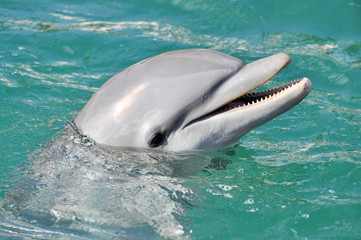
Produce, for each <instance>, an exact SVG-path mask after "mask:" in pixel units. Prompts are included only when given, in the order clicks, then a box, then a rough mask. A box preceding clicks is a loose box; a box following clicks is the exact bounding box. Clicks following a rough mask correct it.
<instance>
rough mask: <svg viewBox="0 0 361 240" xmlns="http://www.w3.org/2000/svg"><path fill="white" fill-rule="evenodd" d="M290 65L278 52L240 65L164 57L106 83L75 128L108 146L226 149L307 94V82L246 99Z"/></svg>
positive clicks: (226, 58)
mask: <svg viewBox="0 0 361 240" xmlns="http://www.w3.org/2000/svg"><path fill="white" fill-rule="evenodd" d="M290 61H291V57H290V56H288V55H287V54H284V53H279V54H275V55H272V56H270V57H266V58H263V59H260V60H257V61H254V62H251V63H249V64H246V63H244V62H243V61H241V60H239V59H237V58H235V57H232V56H230V55H227V54H224V53H221V52H218V51H215V50H207V49H191V50H179V51H172V52H167V53H164V54H161V55H158V56H155V57H152V58H149V59H146V60H144V61H141V62H139V63H137V64H134V65H133V66H131V67H129V68H127V69H125V70H124V71H122V72H120V73H118V74H117V75H115V76H114V77H112V78H111V79H109V80H108V81H107V82H106V83H105V84H104V85H103V86H102V87H101V88H100V89H99V90H98V91H97V92H96V93H95V94H94V95H93V97H92V98H91V99H90V100H89V102H88V103H87V104H86V106H85V107H84V108H83V109H82V110H81V111H80V112H79V113H78V114H77V116H76V117H75V124H76V126H77V127H78V129H79V130H80V131H81V133H82V134H84V135H87V136H88V137H90V138H92V139H93V140H94V141H95V142H97V143H99V144H103V145H109V146H121V147H136V148H159V149H164V150H170V151H183V150H211V149H221V148H225V147H227V146H230V145H232V144H234V143H235V142H237V141H238V140H239V138H240V137H242V136H243V135H245V134H246V133H247V132H249V131H250V130H252V129H253V128H255V127H257V126H259V125H261V124H263V123H265V122H267V121H269V120H271V119H273V118H275V117H276V116H278V115H280V114H282V113H284V112H286V111H287V110H289V109H291V108H293V107H294V106H296V105H297V104H298V103H299V102H301V101H302V99H304V98H305V97H306V96H307V95H308V93H309V92H310V90H311V81H310V80H309V79H308V78H301V79H299V80H297V81H294V82H291V83H287V84H285V85H283V86H281V87H278V88H274V89H271V90H267V91H262V92H253V93H250V92H251V91H252V90H254V89H256V88H257V87H259V86H261V85H263V84H264V83H266V82H267V81H268V80H270V79H271V78H272V77H274V76H275V75H276V74H277V73H278V72H279V71H281V70H282V69H283V68H285V67H287V65H288V64H289V63H290Z"/></svg>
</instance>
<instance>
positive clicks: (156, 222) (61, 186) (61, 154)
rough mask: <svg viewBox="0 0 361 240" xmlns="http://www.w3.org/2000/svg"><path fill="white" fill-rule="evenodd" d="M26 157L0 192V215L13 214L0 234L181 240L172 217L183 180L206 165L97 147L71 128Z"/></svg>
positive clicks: (187, 197)
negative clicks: (0, 202) (18, 177)
mask: <svg viewBox="0 0 361 240" xmlns="http://www.w3.org/2000/svg"><path fill="white" fill-rule="evenodd" d="M32 157H33V160H32V162H31V166H30V167H28V168H27V169H25V173H24V176H23V177H22V178H23V180H22V181H21V182H19V183H18V184H17V186H15V187H14V188H13V189H11V190H10V191H9V192H7V193H6V196H5V202H4V209H3V211H6V212H7V213H9V212H11V213H12V215H13V216H12V217H11V218H10V217H6V219H3V223H2V225H3V226H2V230H3V231H5V229H12V230H11V231H19V232H24V231H25V232H26V231H28V232H29V234H37V232H38V231H39V232H40V233H41V234H44V233H47V234H48V233H49V234H56V232H62V233H63V232H64V231H65V232H68V233H71V234H75V235H76V236H77V235H84V234H85V233H87V234H90V235H92V234H95V235H97V236H102V237H109V236H121V237H126V238H129V237H135V238H159V237H160V236H162V237H165V238H169V237H170V238H178V237H182V238H184V235H183V234H184V230H183V227H182V225H181V223H180V222H179V219H181V218H182V216H183V209H184V208H185V207H192V201H193V197H194V196H193V195H194V194H193V192H192V189H191V188H189V187H187V184H186V182H185V179H186V177H187V176H189V175H191V174H194V173H196V172H197V171H199V170H200V169H201V168H202V167H204V166H205V165H206V164H208V160H207V158H206V157H205V156H204V155H198V154H196V153H192V154H189V155H188V154H183V155H174V154H172V153H169V152H154V151H152V152H150V151H149V152H146V151H145V152H140V151H139V150H138V151H137V150H131V149H124V150H123V151H119V150H116V149H110V148H104V147H100V146H97V145H95V144H93V143H92V142H91V141H90V140H89V139H87V138H86V137H84V136H81V135H79V134H78V133H77V132H76V130H75V129H74V128H73V127H72V124H71V123H69V124H67V126H66V128H65V129H64V130H63V131H62V132H61V134H59V136H58V137H56V138H55V139H54V140H52V141H51V142H50V143H48V144H47V146H46V147H44V148H43V149H42V150H41V151H40V152H39V153H34V154H33V156H32ZM7 221H12V223H9V222H8V223H6V222H7ZM28 224H32V225H31V226H29V225H28ZM33 225H34V228H33ZM16 226H18V227H16ZM37 228H39V229H41V230H39V229H37ZM23 229H25V230H23ZM31 229H33V230H31ZM9 231H10V230H9Z"/></svg>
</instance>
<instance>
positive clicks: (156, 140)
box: [148, 132, 164, 148]
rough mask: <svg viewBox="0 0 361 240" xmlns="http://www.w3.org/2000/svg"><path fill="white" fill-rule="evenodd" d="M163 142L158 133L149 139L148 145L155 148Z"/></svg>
mask: <svg viewBox="0 0 361 240" xmlns="http://www.w3.org/2000/svg"><path fill="white" fill-rule="evenodd" d="M163 140H164V135H163V134H162V133H160V132H157V133H155V134H154V135H153V136H152V137H151V139H150V140H149V142H148V143H149V146H150V147H152V148H156V147H158V146H159V145H160V144H162V142H163Z"/></svg>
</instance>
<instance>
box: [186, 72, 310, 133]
mask: <svg viewBox="0 0 361 240" xmlns="http://www.w3.org/2000/svg"><path fill="white" fill-rule="evenodd" d="M266 82H267V81H266ZM300 85H302V87H303V88H305V89H306V90H305V92H307V93H308V92H309V90H310V88H311V82H310V80H309V79H308V78H305V77H304V78H301V79H298V80H294V81H292V82H288V83H286V84H284V85H282V86H279V87H276V88H273V89H268V90H264V91H253V90H255V89H256V88H258V87H256V88H255V89H253V90H251V91H250V92H247V93H245V94H243V95H241V96H240V97H238V98H236V99H234V100H232V101H231V102H228V103H226V104H224V105H222V106H220V107H218V108H217V109H215V110H214V111H212V112H210V113H207V114H205V115H203V116H201V117H198V118H196V119H194V120H193V121H191V122H189V123H188V124H187V125H186V126H189V125H191V124H193V123H195V122H198V121H202V120H205V119H208V118H211V117H214V116H216V115H220V114H223V113H226V112H229V111H237V110H242V109H243V108H247V107H253V106H256V105H258V104H264V103H267V102H268V101H271V100H273V99H275V98H277V97H278V96H280V95H282V94H287V93H288V92H290V90H292V89H293V88H297V87H300ZM186 126H185V127H186Z"/></svg>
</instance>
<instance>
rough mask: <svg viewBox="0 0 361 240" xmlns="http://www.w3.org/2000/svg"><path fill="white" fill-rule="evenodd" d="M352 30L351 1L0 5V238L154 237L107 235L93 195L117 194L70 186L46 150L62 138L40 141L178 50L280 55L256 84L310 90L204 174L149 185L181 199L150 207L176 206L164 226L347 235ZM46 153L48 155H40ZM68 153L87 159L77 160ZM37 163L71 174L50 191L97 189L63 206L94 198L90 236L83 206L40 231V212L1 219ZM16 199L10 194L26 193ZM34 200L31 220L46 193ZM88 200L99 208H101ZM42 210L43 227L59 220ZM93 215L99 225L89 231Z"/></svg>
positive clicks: (352, 178) (360, 189) (351, 223)
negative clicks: (275, 68)
mask: <svg viewBox="0 0 361 240" xmlns="http://www.w3.org/2000/svg"><path fill="white" fill-rule="evenodd" d="M360 22H361V2H360V1H358V0H350V1H341V0H340V1H336V0H333V1H327V2H325V1H317V2H316V1H231V0H229V1H225V0H224V1H194V0H193V1H181V0H173V1H167V0H158V1H144V0H143V1H140V0H139V1H138V0H133V1H77V2H76V3H74V2H73V1H34V2H29V1H22V0H17V1H1V3H0V41H1V44H0V93H1V95H0V96H1V98H0V169H1V170H0V200H1V201H3V202H4V203H3V204H2V206H1V208H0V236H2V237H0V238H1V239H3V238H5V239H6V238H9V239H18V238H27V237H29V236H33V237H34V238H38V239H47V238H50V237H51V238H59V239H62V238H66V239H71V238H74V239H88V238H90V239H91V238H95V239H97V238H108V239H110V238H112V239H114V238H115V239H117V238H122V237H123V238H130V237H134V238H141V239H142V238H143V239H144V238H155V239H158V238H162V237H164V234H163V235H162V234H160V235H159V234H156V233H154V232H152V231H151V230H149V228H147V227H143V228H141V227H140V228H137V230H124V231H121V232H117V231H114V229H117V228H118V227H119V226H120V225H121V223H120V222H122V221H125V220H124V216H120V215H111V217H112V218H110V217H106V216H109V215H107V214H109V209H108V208H106V206H105V205H107V204H108V205H109V206H107V207H109V208H111V207H112V206H113V205H112V204H115V203H116V199H112V198H111V197H110V196H111V194H112V192H107V191H108V190H107V188H105V185H106V186H109V185H110V186H112V187H113V188H114V189H113V190H114V191H115V192H116V193H118V191H119V193H121V191H123V190H124V189H123V188H121V187H120V185H119V186H118V185H115V184H116V183H114V182H104V181H105V180H104V179H103V181H98V182H92V181H85V180H84V179H83V178H82V176H83V175H82V174H85V173H84V172H83V171H81V172H80V173H81V174H78V175H75V174H73V173H74V172H71V171H72V168H65V167H64V166H65V164H64V163H58V162H61V161H63V159H62V157H64V155H62V154H61V153H60V150H59V149H60V147H59V146H67V145H66V139H65V140H64V139H63V138H61V137H60V139H57V138H54V135H55V134H56V133H57V132H59V131H60V130H61V129H63V128H64V125H65V122H66V121H67V120H69V119H71V117H72V116H73V115H74V113H75V112H76V111H77V110H79V109H81V108H82V107H83V106H84V104H85V103H86V102H87V100H88V99H89V98H90V96H91V95H92V94H93V93H94V92H95V91H96V90H97V89H98V88H99V87H100V86H101V85H102V84H103V83H104V82H105V81H106V80H107V79H108V78H110V77H111V76H112V75H114V74H115V73H117V72H119V71H121V70H122V69H124V68H126V67H128V66H129V65H131V64H134V63H136V62H138V61H141V60H143V59H145V58H147V57H150V56H154V55H157V54H160V53H163V52H166V51H170V50H176V49H186V48H211V49H216V50H219V51H222V52H224V53H227V54H231V55H233V56H235V57H238V58H240V59H242V60H243V61H245V62H250V61H253V60H255V59H258V58H262V57H265V56H268V55H271V54H274V53H277V52H285V53H288V54H289V55H291V56H292V58H293V61H292V63H291V64H290V65H289V67H288V68H287V69H284V70H283V71H282V72H281V73H280V74H279V75H278V76H276V77H275V78H274V79H273V80H272V81H270V82H269V83H267V87H269V88H271V87H275V86H278V85H281V84H283V83H285V82H287V81H290V80H294V79H298V78H300V77H303V76H305V77H308V78H310V79H311V81H312V84H313V89H312V92H311V93H310V95H309V96H308V97H307V98H306V99H305V100H304V101H303V102H302V103H301V104H300V105H299V106H297V107H296V108H294V109H293V110H291V111H289V112H287V113H286V114H284V115H282V116H280V117H278V118H276V119H274V120H272V121H271V122H269V123H267V124H265V125H263V126H260V127H259V128H257V129H255V130H254V131H252V132H250V133H249V134H248V135H246V136H245V137H243V138H242V139H241V140H240V141H239V143H238V144H237V146H235V147H233V148H231V149H228V150H226V151H220V152H214V153H209V154H208V156H206V157H207V159H210V160H209V161H210V164H207V166H205V167H199V169H198V171H195V172H194V173H192V174H187V175H186V176H183V177H182V180H181V181H180V180H179V181H178V178H177V181H175V180H174V178H170V179H169V178H165V179H158V178H155V179H156V180H159V181H163V182H161V183H160V184H159V185H161V186H163V189H164V188H166V189H168V192H169V193H170V196H173V195H174V194H176V195H177V194H178V195H184V196H186V197H182V196H180V197H173V198H171V199H172V200H173V201H174V202H172V201H171V202H166V203H164V201H168V200H169V199H168V198H161V199H159V201H160V202H159V203H160V205H161V204H165V205H164V208H166V207H167V206H169V209H170V210H172V209H176V210H174V211H173V212H172V211H171V214H170V215H165V216H167V217H171V216H175V218H176V221H177V222H178V223H179V224H180V225H182V226H183V230H184V232H185V235H184V236H188V237H189V238H191V239H357V238H360V236H361V166H360V163H361V161H360V157H361V154H360V146H361V144H360V136H361V110H360V109H361V105H360V100H361V84H360V76H361V24H360ZM60 135H61V134H60ZM65 135H66V134H65ZM51 139H54V141H52V142H53V145H51V144H50V147H49V144H47V142H49V141H51ZM57 141H58V142H61V144H60V143H58V145H56V143H57ZM54 142H55V146H58V147H53V146H54ZM83 147H84V148H86V146H83ZM49 149H50V150H49ZM54 149H55V150H54ZM67 149H68V150H69V148H67ZM90 149H92V148H90ZM51 150H52V151H53V152H52V151H51ZM58 150H59V151H58ZM54 151H57V152H56V154H55V153H54ZM82 151H86V153H84V152H82ZM89 151H90V152H91V154H93V155H92V156H98V157H97V158H95V159H93V160H94V161H95V160H97V161H100V160H99V159H103V160H104V159H106V157H104V156H108V155H106V154H105V153H104V154H100V155H97V154H94V151H95V150H89ZM34 152H35V153H34ZM76 153H78V154H77V155H79V156H83V155H80V154H79V153H81V154H89V152H88V150H84V149H81V150H79V149H78V150H77V152H76ZM101 153H102V152H101ZM29 155H30V156H29ZM73 157H74V156H73ZM108 157H109V156H108ZM80 158H81V157H80ZM109 158H111V157H109ZM132 158H133V157H131V158H130V159H132ZM46 159H49V162H51V163H54V162H57V163H58V164H60V165H59V166H60V167H59V168H58V169H61V170H64V171H65V172H67V173H72V174H73V175H72V176H70V174H69V175H66V176H65V175H64V176H61V177H59V178H58V181H60V183H61V181H64V182H65V181H68V182H69V179H72V181H73V182H74V181H75V182H76V180H79V182H81V183H82V184H83V185H81V186H82V187H84V186H85V188H83V189H87V187H88V188H90V187H91V186H94V188H95V186H96V187H97V189H96V190H97V191H96V190H94V191H93V192H92V194H93V195H91V194H90V193H89V194H88V195H86V194H84V192H82V193H81V194H80V193H79V194H78V195H79V196H76V199H77V201H79V202H80V203H82V204H83V203H84V202H82V201H83V199H82V196H90V195H91V196H92V198H93V199H97V200H99V202H98V204H95V205H98V206H97V208H96V209H97V211H98V213H99V214H98V215H97V217H94V216H93V217H92V218H87V219H92V220H93V221H90V220H89V221H88V222H90V223H89V224H90V225H91V226H92V228H90V227H85V226H88V225H86V224H85V223H84V222H86V221H85V220H84V219H85V217H83V218H81V216H85V215H86V213H89V212H94V211H95V210H94V209H95V207H94V205H76V203H74V204H75V205H76V206H78V207H79V206H83V208H82V212H81V211H78V210H74V209H73V210H72V211H74V212H76V213H77V214H78V215H77V218H69V219H70V220H67V221H68V222H67V224H60V223H59V222H61V221H54V222H51V221H50V220H49V221H48V222H49V223H47V224H42V223H41V219H47V218H46V217H44V218H42V216H41V214H40V215H39V216H38V215H37V217H36V220H34V219H35V217H33V219H32V220H26V219H25V217H24V216H22V215H20V216H13V215H16V214H14V211H12V210H9V208H11V207H12V205H11V204H15V205H16V204H18V205H19V207H21V206H22V205H21V204H20V203H17V202H16V199H15V200H13V201H14V202H11V203H9V201H8V200H6V199H7V198H8V197H7V196H16V194H18V195H20V194H19V191H17V190H16V189H18V188H17V184H19V183H21V182H22V181H21V180H22V179H24V178H26V176H28V175H29V174H30V172H31V171H29V170H28V168H27V166H29V165H30V166H34V167H33V168H32V169H33V170H38V171H39V172H42V171H43V172H44V173H47V174H49V172H50V170H49V168H50V167H49V168H48V167H44V166H45V165H46V164H47V161H46ZM194 160H195V161H196V160H197V159H194ZM104 161H105V160H104ZM39 162H41V163H42V164H43V165H41V164H39ZM38 165H40V167H39V166H38ZM72 166H73V165H72ZM75 166H76V168H77V169H83V167H84V166H83V165H76V164H75ZM94 166H95V167H94ZM94 166H93V165H87V167H86V168H85V169H86V170H87V171H90V172H91V171H93V170H94V169H93V168H92V167H94V168H98V167H100V166H101V165H97V164H95V163H94ZM41 167H43V168H41ZM108 167H109V166H108ZM148 167H149V166H147V169H148ZM74 168H75V167H74ZM109 168H110V169H115V170H114V171H110V172H111V174H112V175H111V176H113V177H118V178H119V176H118V175H116V174H115V172H116V171H117V170H116V169H118V168H119V166H118V165H116V164H115V165H114V164H113V165H112V164H110V167H109ZM44 169H46V170H44ZM94 171H95V170H94ZM159 171H160V172H161V173H162V174H164V172H163V170H159ZM59 172H60V170H59ZM95 172H96V173H98V172H99V171H95ZM59 174H61V173H59ZM109 174H110V173H109ZM35 175H36V173H35ZM44 179H45V180H42V181H44V182H46V183H47V185H46V186H47V187H46V188H45V189H46V191H47V192H48V193H57V194H60V193H59V192H55V189H56V185H54V183H53V182H50V181H51V179H52V178H51V177H49V178H44ZM88 180H89V179H88ZM153 180H154V179H153ZM169 182H171V183H172V184H173V185H167V184H170V183H169ZM58 183H59V182H58ZM79 184H80V183H79ZM112 184H114V185H112ZM30 185H31V186H37V185H36V183H30ZM62 186H66V187H64V188H62V190H64V191H63V192H71V193H73V194H75V195H76V193H77V191H75V190H79V189H78V188H76V185H74V186H73V188H70V187H69V185H66V184H64V185H62ZM147 186H148V185H147ZM152 187H154V186H153V185H149V186H148V188H145V189H148V190H149V189H153V188H152ZM14 189H15V190H14ZM29 189H30V190H29ZM29 189H28V190H27V191H24V192H22V193H26V194H28V195H29V196H32V192H31V189H32V188H31V187H29ZM99 189H100V190H102V191H100V190H99ZM154 189H155V188H154ZM65 190H67V191H65ZM14 192H15V193H14ZM95 192H98V194H94V193H95ZM149 192H150V191H146V192H145V193H144V194H149ZM159 193H163V192H161V190H159ZM61 194H64V193H61ZM102 194H103V195H102ZM178 195H177V196H178ZM38 196H39V197H38V198H37V199H36V201H38V205H36V204H34V206H37V207H38V209H35V208H34V209H35V210H34V209H32V211H33V212H34V213H36V210H39V209H40V208H41V206H42V205H41V204H44V203H46V200H49V201H50V200H51V199H52V197H54V196H55V195H52V194H49V195H38ZM134 196H136V195H134ZM144 196H146V195H142V196H141V198H144V200H145V202H143V205H144V206H146V204H147V203H148V202H147V197H144ZM152 196H153V197H155V196H156V195H152ZM102 197H104V198H105V197H109V199H110V200H109V201H110V202H108V203H107V202H105V201H101V198H102ZM187 199H188V200H189V202H187ZM39 202H40V203H41V204H40V203H39ZM149 202H150V203H153V202H152V200H151V199H149ZM57 203H59V202H57ZM110 203H112V204H110ZM10 205H11V206H10ZM143 205H138V206H137V207H139V206H143ZM58 206H59V205H58ZM62 206H63V205H62ZM64 206H66V207H69V206H68V205H64ZM99 206H102V207H103V208H100V207H99ZM116 207H117V206H115V207H114V209H117V208H116ZM44 208H45V207H44ZM103 209H105V210H104V211H102V210H103ZM141 209H142V208H141V207H140V210H141ZM52 210H53V211H52V212H51V214H53V215H54V214H55V213H54V209H52ZM56 210H57V214H60V215H57V216H65V215H64V214H63V215H61V214H62V213H65V212H66V213H68V212H69V209H64V208H59V207H58V208H57V209H56ZM118 210H119V212H122V210H123V209H118ZM62 211H63V212H62ZM144 211H145V212H146V211H147V209H144ZM33 212H32V213H33ZM114 212H116V210H114ZM81 214H83V215H81ZM102 214H103V215H102ZM75 215H76V214H75ZM145 215H146V214H144V216H145ZM102 217H104V218H105V219H108V220H109V221H111V222H112V223H113V225H110V224H109V222H108V221H105V222H102V223H100V219H102ZM49 218H51V217H49ZM59 218H61V217H59ZM64 218H65V217H64ZM79 219H80V220H79ZM119 219H121V220H122V221H120V220H119ZM117 220H119V223H118V221H117ZM44 221H45V220H44ZM169 221H170V222H172V221H173V220H169ZM95 225H96V226H97V231H95V230H94V228H95V227H94V226H95ZM122 227H123V228H124V229H128V228H127V227H124V226H123V225H122ZM164 229H166V228H164ZM135 232H136V233H135ZM158 233H159V231H158Z"/></svg>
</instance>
